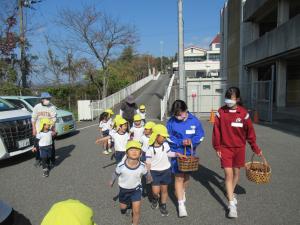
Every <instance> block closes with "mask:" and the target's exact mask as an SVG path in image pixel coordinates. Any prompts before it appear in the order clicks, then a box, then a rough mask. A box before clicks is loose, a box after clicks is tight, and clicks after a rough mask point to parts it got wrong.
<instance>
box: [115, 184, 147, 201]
mask: <svg viewBox="0 0 300 225" xmlns="http://www.w3.org/2000/svg"><path fill="white" fill-rule="evenodd" d="M141 199H142V186H141V185H139V186H137V187H136V188H134V189H125V188H121V187H120V192H119V202H120V203H123V204H126V205H128V204H130V203H131V202H137V201H141Z"/></svg>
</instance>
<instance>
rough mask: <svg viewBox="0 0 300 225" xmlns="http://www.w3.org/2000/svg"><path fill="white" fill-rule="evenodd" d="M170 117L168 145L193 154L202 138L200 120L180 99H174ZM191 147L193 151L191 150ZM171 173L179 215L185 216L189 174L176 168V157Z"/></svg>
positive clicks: (181, 152)
mask: <svg viewBox="0 0 300 225" xmlns="http://www.w3.org/2000/svg"><path fill="white" fill-rule="evenodd" d="M171 111H172V115H173V116H172V117H171V118H170V119H169V121H168V122H167V128H168V132H169V135H170V138H169V145H170V147H171V149H172V151H174V152H177V153H179V154H184V148H186V154H187V155H191V154H192V153H193V154H195V151H196V148H197V146H198V145H199V144H200V142H201V141H202V140H203V138H204V131H203V129H202V125H201V123H200V121H199V120H198V119H197V118H196V117H195V116H194V115H192V114H191V113H190V112H188V110H187V105H186V103H185V102H184V101H182V100H176V101H175V102H174V103H173V105H172V109H171ZM191 147H193V151H191ZM171 164H172V173H173V174H174V175H175V192H176V196H177V199H178V212H179V217H185V216H187V211H186V207H185V201H186V198H185V192H186V188H187V185H188V181H189V178H190V174H189V173H186V172H181V171H179V170H178V165H177V158H172V160H171Z"/></svg>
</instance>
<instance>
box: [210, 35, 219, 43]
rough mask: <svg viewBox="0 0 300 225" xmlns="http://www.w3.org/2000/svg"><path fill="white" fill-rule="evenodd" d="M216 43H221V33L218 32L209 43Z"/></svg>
mask: <svg viewBox="0 0 300 225" xmlns="http://www.w3.org/2000/svg"><path fill="white" fill-rule="evenodd" d="M216 43H221V35H220V34H217V35H216V36H215V38H214V39H213V40H212V42H211V43H210V44H209V45H212V44H216Z"/></svg>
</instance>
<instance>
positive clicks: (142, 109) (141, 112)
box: [137, 105, 146, 125]
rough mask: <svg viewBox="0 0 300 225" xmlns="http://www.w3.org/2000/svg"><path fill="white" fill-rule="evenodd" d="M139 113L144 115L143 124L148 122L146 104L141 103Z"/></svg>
mask: <svg viewBox="0 0 300 225" xmlns="http://www.w3.org/2000/svg"><path fill="white" fill-rule="evenodd" d="M137 114H140V115H141V117H142V124H143V125H145V124H146V107H145V105H140V107H139V109H138V110H137Z"/></svg>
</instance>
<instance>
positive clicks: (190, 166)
mask: <svg viewBox="0 0 300 225" xmlns="http://www.w3.org/2000/svg"><path fill="white" fill-rule="evenodd" d="M184 155H185V156H186V158H179V157H178V158H177V163H178V169H179V171H181V172H193V171H197V170H198V168H199V157H197V156H193V145H191V156H187V155H186V147H184Z"/></svg>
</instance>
